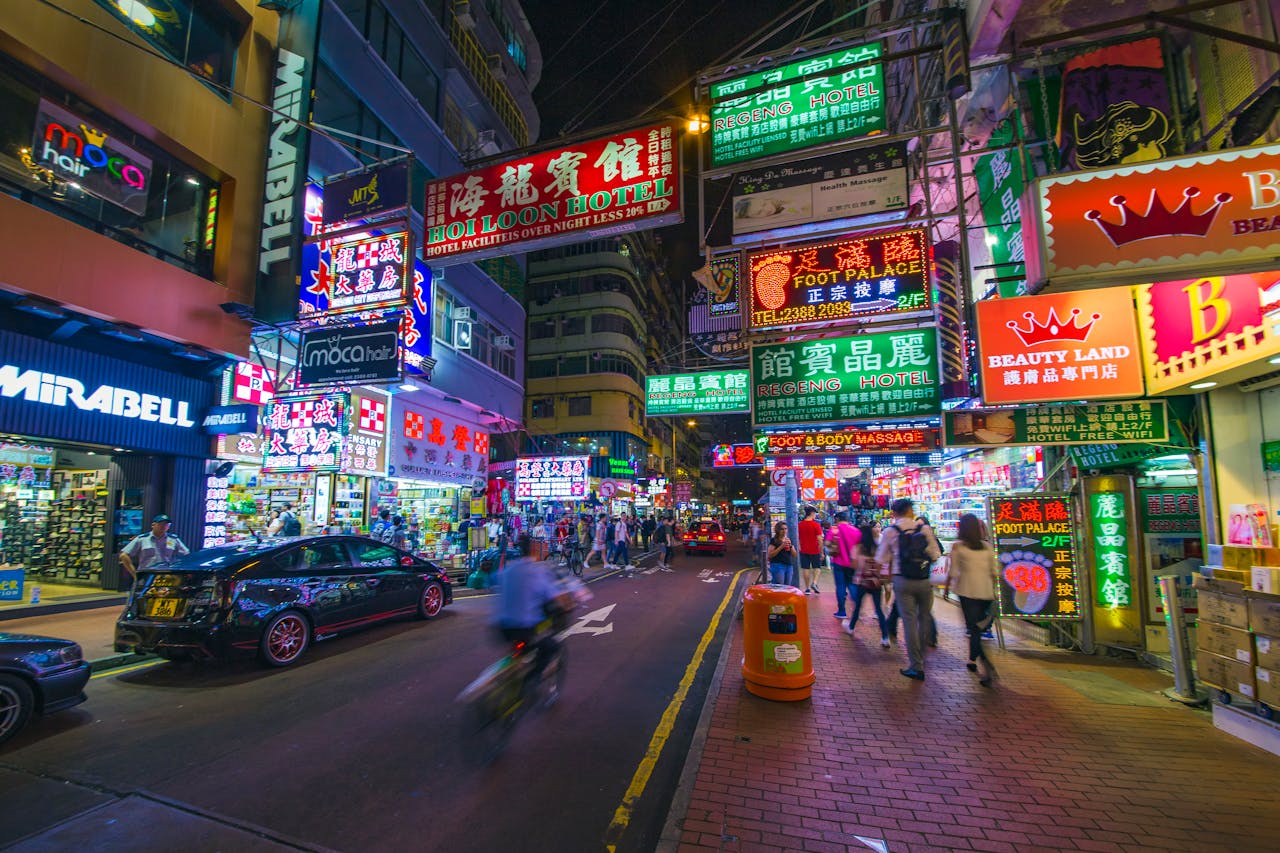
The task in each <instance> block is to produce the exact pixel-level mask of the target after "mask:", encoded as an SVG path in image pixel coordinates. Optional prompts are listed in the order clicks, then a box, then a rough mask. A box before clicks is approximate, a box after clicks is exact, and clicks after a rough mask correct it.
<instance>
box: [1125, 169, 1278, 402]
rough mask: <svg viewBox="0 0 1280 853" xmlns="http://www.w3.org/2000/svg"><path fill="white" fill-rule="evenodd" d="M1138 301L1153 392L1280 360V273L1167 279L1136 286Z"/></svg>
mask: <svg viewBox="0 0 1280 853" xmlns="http://www.w3.org/2000/svg"><path fill="white" fill-rule="evenodd" d="M1277 191H1278V192H1280V186H1278V187H1277ZM1277 199H1280V196H1277ZM1277 203H1280V201H1278V202H1277ZM1137 296H1138V323H1139V326H1140V327H1141V334H1142V350H1143V360H1144V364H1145V368H1146V375H1147V389H1148V391H1149V392H1150V393H1152V394H1164V393H1169V392H1174V391H1178V390H1183V389H1186V388H1187V386H1189V385H1191V384H1192V383H1195V382H1198V381H1200V380H1203V379H1206V378H1213V379H1216V380H1218V381H1219V382H1225V381H1236V382H1238V381H1240V380H1243V379H1249V378H1252V377H1255V376H1260V375H1262V374H1264V373H1270V372H1272V371H1273V370H1275V365H1274V364H1272V363H1271V362H1270V360H1271V359H1272V358H1273V357H1275V356H1276V355H1280V329H1277V325H1280V272H1263V273H1246V274H1243V275H1211V276H1203V277H1201V278H1196V279H1188V280H1185V281H1162V282H1159V283H1157V284H1148V285H1144V286H1142V287H1139V288H1137Z"/></svg>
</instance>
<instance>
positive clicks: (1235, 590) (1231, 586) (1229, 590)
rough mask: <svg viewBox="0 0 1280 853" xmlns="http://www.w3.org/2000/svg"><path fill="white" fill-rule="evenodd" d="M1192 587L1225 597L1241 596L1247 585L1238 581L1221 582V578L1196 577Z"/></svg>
mask: <svg viewBox="0 0 1280 853" xmlns="http://www.w3.org/2000/svg"><path fill="white" fill-rule="evenodd" d="M1191 585H1192V586H1194V587H1195V588H1196V589H1207V590H1209V592H1220V593H1223V594H1225V595H1243V594H1244V590H1245V587H1246V586H1247V584H1242V583H1239V582H1238V581H1228V580H1222V579H1221V578H1210V577H1205V576H1204V575H1196V576H1195V577H1194V578H1193V579H1192V584H1191Z"/></svg>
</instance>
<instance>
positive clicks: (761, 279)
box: [755, 255, 791, 311]
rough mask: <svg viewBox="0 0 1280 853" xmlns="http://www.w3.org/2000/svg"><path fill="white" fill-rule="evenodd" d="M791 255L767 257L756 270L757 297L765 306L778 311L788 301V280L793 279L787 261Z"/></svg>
mask: <svg viewBox="0 0 1280 853" xmlns="http://www.w3.org/2000/svg"><path fill="white" fill-rule="evenodd" d="M789 260H791V258H790V256H788V255H784V256H782V257H774V258H767V259H766V261H767V263H765V264H764V265H763V266H761V267H759V268H758V269H757V270H756V275H755V279H756V299H757V300H758V301H759V302H760V304H761V305H763V306H764V307H765V308H768V309H769V310H771V311H776V310H777V309H779V308H781V307H782V306H783V305H785V304H786V302H787V282H788V281H790V280H791V267H789V266H788V265H787V264H786V263H785V262H786V261H789Z"/></svg>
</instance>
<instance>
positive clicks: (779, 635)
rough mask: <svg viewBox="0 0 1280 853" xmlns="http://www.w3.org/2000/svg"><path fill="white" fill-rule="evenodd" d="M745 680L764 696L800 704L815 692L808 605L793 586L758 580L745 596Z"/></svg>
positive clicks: (743, 605)
mask: <svg viewBox="0 0 1280 853" xmlns="http://www.w3.org/2000/svg"><path fill="white" fill-rule="evenodd" d="M742 644H743V656H742V678H743V681H745V682H746V687H747V690H748V691H750V692H751V693H754V694H755V695H756V696H761V697H763V698H765V699H775V700H778V701H781V702H795V701H799V700H801V699H808V698H809V696H810V695H811V694H812V693H813V682H814V679H815V676H814V674H813V651H812V649H811V648H810V644H809V607H808V604H807V599H806V598H805V597H804V593H802V592H801V591H800V590H798V589H796V588H795V587H793V586H785V585H782V584H771V583H765V584H756V585H755V586H752V587H748V588H747V591H746V592H745V593H743V594H742Z"/></svg>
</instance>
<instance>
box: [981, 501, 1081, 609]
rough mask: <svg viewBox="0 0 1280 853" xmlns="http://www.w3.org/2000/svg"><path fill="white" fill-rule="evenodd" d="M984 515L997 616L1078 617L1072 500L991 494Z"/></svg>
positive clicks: (1078, 584) (1079, 603)
mask: <svg viewBox="0 0 1280 853" xmlns="http://www.w3.org/2000/svg"><path fill="white" fill-rule="evenodd" d="M987 517H988V518H990V519H991V538H992V540H993V544H994V545H995V549H996V556H997V560H998V562H999V568H1000V589H999V599H998V600H999V606H1000V615H1002V616H1029V617H1033V618H1036V619H1079V618H1081V614H1080V607H1081V601H1080V581H1079V577H1078V576H1077V574H1076V554H1075V546H1074V544H1073V541H1074V536H1073V530H1074V523H1073V522H1072V519H1071V498H1070V497H1069V496H1067V495H1038V496H1035V497H1031V496H1027V497H1018V498H992V499H990V505H989V507H988V516H987Z"/></svg>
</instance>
